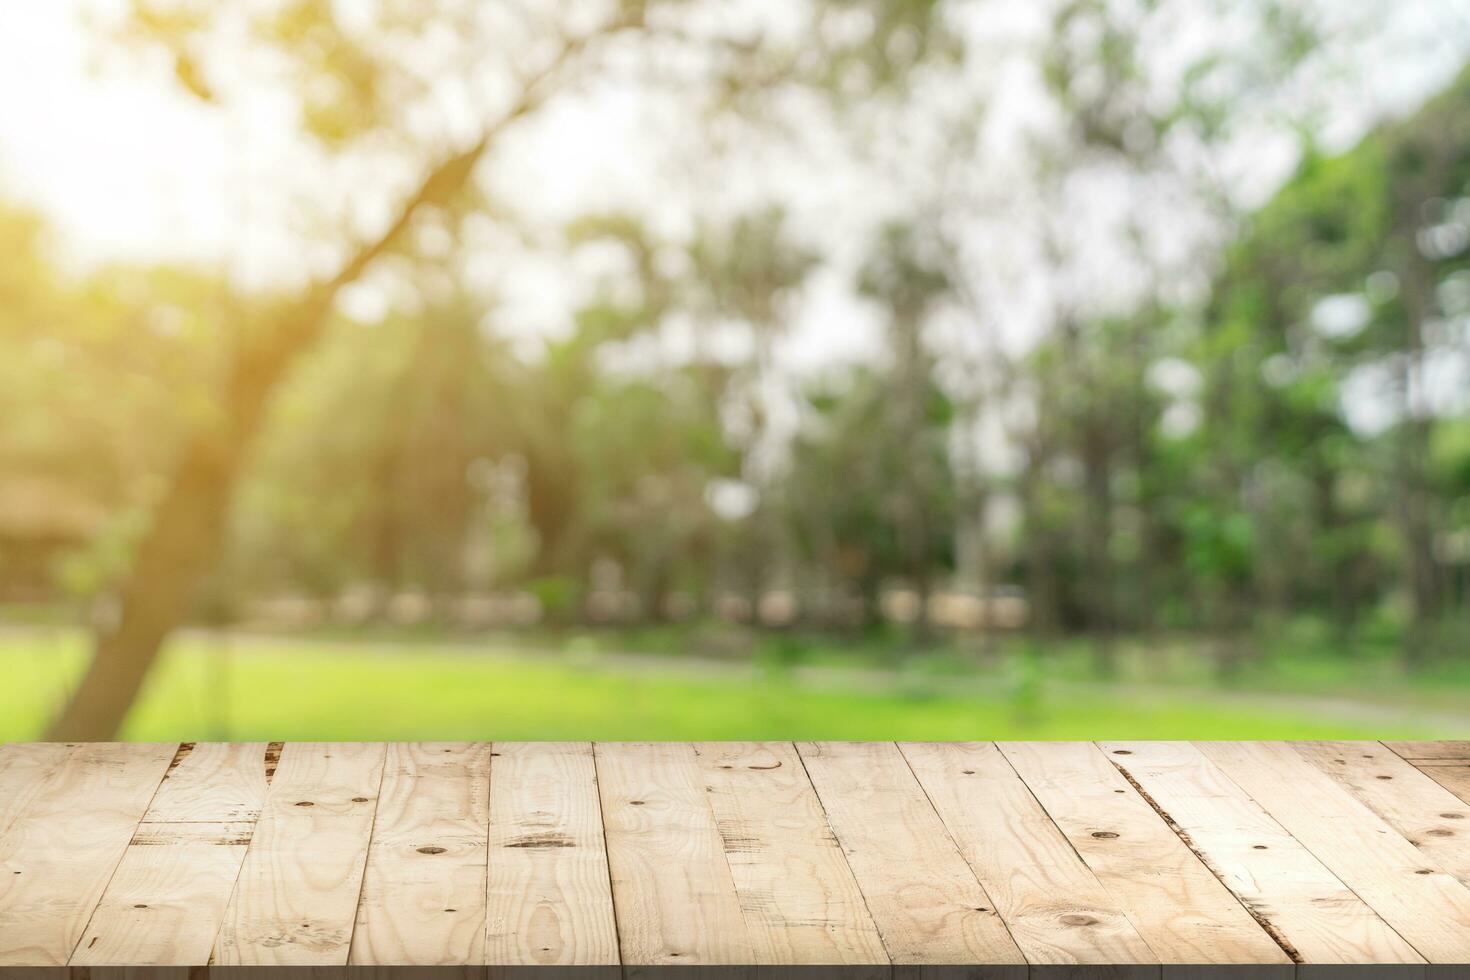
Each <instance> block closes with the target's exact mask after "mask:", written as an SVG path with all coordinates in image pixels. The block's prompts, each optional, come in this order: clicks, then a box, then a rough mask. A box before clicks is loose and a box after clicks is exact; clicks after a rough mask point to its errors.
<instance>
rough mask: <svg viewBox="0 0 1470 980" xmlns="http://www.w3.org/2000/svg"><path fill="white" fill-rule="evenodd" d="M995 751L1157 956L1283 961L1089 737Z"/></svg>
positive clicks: (1213, 960)
mask: <svg viewBox="0 0 1470 980" xmlns="http://www.w3.org/2000/svg"><path fill="white" fill-rule="evenodd" d="M1001 750H1002V752H1003V753H1004V755H1005V756H1006V758H1007V759H1008V760H1009V761H1010V762H1011V764H1012V766H1014V767H1015V769H1016V771H1017V772H1018V773H1019V774H1020V776H1021V778H1022V779H1023V780H1024V781H1025V782H1026V785H1027V786H1029V787H1030V788H1031V791H1032V792H1033V793H1034V794H1035V795H1036V798H1037V799H1038V800H1039V801H1040V803H1041V805H1042V806H1043V807H1045V808H1046V812H1047V813H1048V814H1049V815H1050V816H1051V818H1052V819H1053V820H1054V821H1056V823H1057V826H1058V827H1060V828H1061V830H1062V832H1063V833H1065V834H1066V835H1067V839H1068V840H1069V841H1071V843H1072V846H1073V847H1075V848H1076V849H1077V853H1078V854H1080V855H1081V856H1082V859H1083V860H1084V861H1086V862H1087V864H1088V866H1089V867H1091V868H1092V870H1093V872H1094V873H1095V874H1096V875H1097V877H1098V880H1100V881H1101V882H1102V883H1103V885H1104V886H1105V887H1106V888H1107V889H1108V891H1109V892H1110V893H1111V894H1112V895H1113V898H1114V900H1115V901H1116V902H1118V904H1119V905H1120V906H1121V907H1122V908H1123V909H1124V910H1126V911H1127V913H1128V916H1129V918H1131V919H1132V920H1133V924H1134V926H1135V927H1136V928H1137V929H1138V931H1139V933H1140V934H1141V935H1142V936H1143V938H1144V940H1145V941H1147V942H1148V944H1149V946H1150V947H1152V949H1153V951H1154V952H1155V953H1156V954H1157V955H1158V957H1159V958H1160V959H1161V960H1163V962H1165V963H1201V964H1206V963H1260V964H1270V963H1290V962H1291V960H1290V958H1289V957H1288V956H1287V954H1286V953H1285V951H1283V950H1282V948H1281V947H1280V946H1278V945H1277V944H1276V942H1275V941H1274V940H1273V939H1272V938H1271V936H1270V935H1268V934H1267V933H1266V931H1265V930H1264V929H1262V928H1261V926H1260V925H1259V924H1257V923H1256V921H1255V920H1254V919H1253V918H1251V915H1250V913H1249V912H1247V911H1246V910H1245V908H1244V907H1243V906H1242V905H1241V904H1240V902H1239V900H1238V899H1236V897H1235V896H1234V895H1232V894H1231V893H1230V892H1229V891H1228V890H1227V889H1226V888H1225V886H1224V885H1222V884H1221V883H1220V882H1219V880H1217V879H1216V878H1215V876H1214V875H1213V874H1212V873H1211V872H1210V870H1209V869H1208V868H1206V867H1205V866H1204V864H1202V863H1201V862H1200V860H1199V858H1198V857H1196V856H1195V854H1194V853H1193V852H1192V851H1190V849H1189V848H1188V846H1186V845H1185V843H1184V842H1183V841H1181V840H1180V839H1179V838H1178V837H1177V836H1176V835H1175V833H1174V832H1173V831H1172V830H1170V828H1169V826H1168V825H1167V824H1166V823H1165V822H1164V820H1163V819H1162V818H1161V817H1160V816H1159V815H1158V814H1157V813H1156V812H1154V809H1153V807H1151V806H1150V805H1149V804H1148V802H1147V801H1146V800H1144V799H1143V798H1142V797H1141V796H1140V795H1139V794H1138V792H1137V791H1136V790H1135V789H1134V788H1133V787H1132V785H1130V784H1129V783H1128V781H1127V780H1126V779H1124V778H1123V776H1122V774H1120V773H1119V772H1118V771H1117V770H1116V769H1115V768H1114V767H1113V765H1112V763H1110V762H1109V761H1108V759H1107V757H1106V756H1104V755H1103V753H1102V750H1101V749H1099V748H1098V747H1097V746H1095V745H1093V744H1092V743H1090V742H1007V743H1002V744H1001Z"/></svg>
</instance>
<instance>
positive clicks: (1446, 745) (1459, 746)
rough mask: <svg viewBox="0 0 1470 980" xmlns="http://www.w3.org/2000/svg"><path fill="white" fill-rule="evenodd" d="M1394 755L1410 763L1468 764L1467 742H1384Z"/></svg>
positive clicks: (1468, 743) (1468, 745)
mask: <svg viewBox="0 0 1470 980" xmlns="http://www.w3.org/2000/svg"><path fill="white" fill-rule="evenodd" d="M1383 744H1384V745H1386V746H1387V747H1388V748H1389V749H1390V750H1391V751H1393V752H1394V753H1395V754H1397V755H1399V756H1401V757H1403V758H1405V759H1408V760H1409V761H1411V762H1470V741H1467V742H1445V741H1439V742H1384V743H1383Z"/></svg>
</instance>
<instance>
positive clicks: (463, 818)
mask: <svg viewBox="0 0 1470 980" xmlns="http://www.w3.org/2000/svg"><path fill="white" fill-rule="evenodd" d="M489 794H490V746H489V745H487V744H485V743H483V742H480V743H474V744H468V743H442V744H441V743H429V744H416V745H413V744H402V743H395V744H393V745H390V746H388V751H387V757H386V760H385V763H384V767H383V783H382V790H381V792H380V793H379V795H378V805H377V815H376V817H375V818H374V820H373V836H372V844H371V845H370V847H369V849H368V858H367V868H366V870H365V872H364V873H363V879H362V897H361V899H360V900H359V901H358V903H357V926H356V928H355V929H354V931H353V933H352V949H351V952H350V953H349V954H348V962H349V963H352V964H356V965H363V966H368V965H377V966H404V965H409V966H448V965H455V964H461V965H462V964H469V963H481V962H483V961H484V953H485V870H486V848H487V847H488V845H489V840H488V831H489V814H488V806H489Z"/></svg>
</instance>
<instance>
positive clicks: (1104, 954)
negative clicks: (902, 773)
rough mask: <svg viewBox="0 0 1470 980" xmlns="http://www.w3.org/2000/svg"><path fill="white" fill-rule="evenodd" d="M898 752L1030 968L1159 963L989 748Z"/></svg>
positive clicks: (967, 745)
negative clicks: (902, 756) (907, 762)
mask: <svg viewBox="0 0 1470 980" xmlns="http://www.w3.org/2000/svg"><path fill="white" fill-rule="evenodd" d="M899 748H900V749H901V750H902V751H903V754H904V756H905V757H906V758H907V759H908V761H909V765H910V766H911V767H912V768H913V771H914V775H915V776H917V777H918V780H919V783H920V785H922V786H923V787H924V792H925V793H927V794H928V796H929V799H930V801H931V802H932V803H933V804H934V808H935V810H937V811H938V813H939V816H940V818H941V819H942V820H943V821H944V825H945V827H946V828H948V830H949V833H950V836H952V837H953V838H954V839H955V842H956V843H957V844H958V845H959V848H960V853H962V854H963V855H964V856H965V860H966V861H968V862H969V864H970V867H971V868H973V869H974V871H975V874H976V875H977V876H978V877H979V879H980V883H981V884H982V885H984V886H985V891H986V892H987V893H988V894H989V895H990V898H991V899H992V900H993V901H994V902H995V907H996V911H998V912H999V913H1000V917H1001V918H1002V919H1003V920H1004V921H1005V924H1006V926H1007V927H1008V928H1009V929H1010V932H1011V936H1012V937H1013V938H1014V939H1015V941H1016V944H1017V945H1018V946H1020V947H1021V951H1022V952H1023V953H1024V954H1025V955H1026V959H1027V960H1028V961H1029V962H1031V963H1032V964H1121V963H1138V964H1152V963H1157V962H1158V957H1156V956H1155V955H1154V953H1153V951H1152V950H1151V949H1150V948H1149V947H1148V944H1147V943H1145V942H1144V941H1143V938H1142V937H1141V936H1139V935H1138V932H1137V930H1135V929H1134V928H1133V924H1132V923H1131V922H1129V921H1128V916H1127V915H1126V914H1125V913H1124V911H1123V910H1122V909H1121V908H1120V907H1119V906H1118V904H1117V902H1116V901H1115V900H1114V899H1113V897H1112V896H1111V895H1109V894H1108V892H1107V889H1105V888H1104V887H1103V886H1102V884H1101V883H1100V882H1099V881H1098V880H1097V876H1096V875H1094V874H1093V873H1092V869H1091V868H1089V867H1088V866H1087V865H1086V864H1085V863H1083V861H1082V859H1081V858H1080V857H1078V855H1077V852H1076V851H1075V850H1073V849H1072V845H1071V844H1070V843H1068V842H1067V838H1066V837H1065V836H1063V834H1062V832H1061V831H1060V830H1059V829H1058V828H1057V826H1056V824H1055V823H1053V822H1052V820H1051V818H1050V817H1048V816H1047V815H1046V811H1045V810H1043V809H1042V807H1041V804H1039V803H1038V802H1036V798H1035V797H1034V796H1032V795H1031V791H1030V790H1029V789H1027V788H1026V785H1025V784H1024V783H1023V782H1021V778H1020V777H1019V776H1017V775H1016V772H1015V770H1014V769H1012V768H1011V764H1010V763H1009V762H1007V761H1006V760H1005V758H1004V757H1003V756H1002V755H1001V754H1000V750H999V749H997V748H996V747H995V745H993V744H992V743H990V742H964V743H933V742H907V743H904V744H902V745H900V746H899ZM1153 972H1154V973H1155V974H1157V972H1158V971H1157V970H1155V971H1153Z"/></svg>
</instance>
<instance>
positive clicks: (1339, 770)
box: [1291, 742, 1470, 885]
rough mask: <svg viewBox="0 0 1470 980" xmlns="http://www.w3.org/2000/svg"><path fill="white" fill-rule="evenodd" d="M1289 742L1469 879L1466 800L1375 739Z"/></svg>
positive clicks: (1467, 882)
mask: <svg viewBox="0 0 1470 980" xmlns="http://www.w3.org/2000/svg"><path fill="white" fill-rule="evenodd" d="M1291 746H1292V748H1294V749H1296V751H1297V753H1298V754H1299V755H1301V756H1302V757H1303V758H1305V759H1306V760H1307V761H1308V762H1310V763H1312V764H1313V765H1314V766H1316V767H1317V768H1318V769H1321V770H1322V771H1323V772H1325V773H1327V775H1329V776H1331V777H1332V778H1333V780H1335V781H1336V782H1337V784H1338V785H1339V786H1341V787H1343V788H1344V789H1346V790H1347V791H1348V792H1349V793H1351V794H1352V795H1353V797H1354V798H1356V799H1357V801H1358V802H1359V803H1362V804H1363V805H1364V806H1366V807H1367V808H1368V809H1370V810H1372V811H1373V812H1374V813H1376V814H1378V815H1379V816H1380V817H1382V818H1383V820H1384V822H1385V823H1387V824H1388V825H1389V826H1390V827H1392V828H1393V829H1394V830H1396V831H1398V832H1399V833H1400V834H1402V835H1403V836H1404V838H1406V839H1407V840H1408V841H1409V843H1410V844H1413V845H1414V846H1415V847H1417V848H1419V850H1421V851H1423V852H1424V853H1425V854H1427V855H1428V856H1429V857H1430V859H1431V860H1433V861H1434V862H1435V864H1437V865H1438V866H1439V867H1441V868H1443V869H1444V870H1446V871H1448V872H1449V873H1450V874H1452V875H1454V876H1455V877H1456V878H1458V879H1460V883H1461V884H1465V885H1470V804H1467V803H1466V802H1465V801H1463V800H1461V799H1460V798H1459V797H1457V796H1455V794H1453V793H1451V792H1450V791H1449V790H1447V789H1445V788H1444V787H1443V786H1441V785H1440V784H1439V783H1437V782H1435V781H1434V780H1433V779H1431V778H1429V777H1428V776H1426V775H1425V774H1424V773H1422V772H1420V771H1419V770H1418V769H1416V768H1414V766H1412V765H1410V764H1409V763H1408V762H1405V761H1404V760H1403V759H1402V758H1401V757H1399V756H1398V755H1395V754H1394V753H1393V752H1390V751H1389V750H1388V749H1387V748H1384V747H1383V746H1382V745H1379V744H1378V743H1376V742H1292V743H1291Z"/></svg>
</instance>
